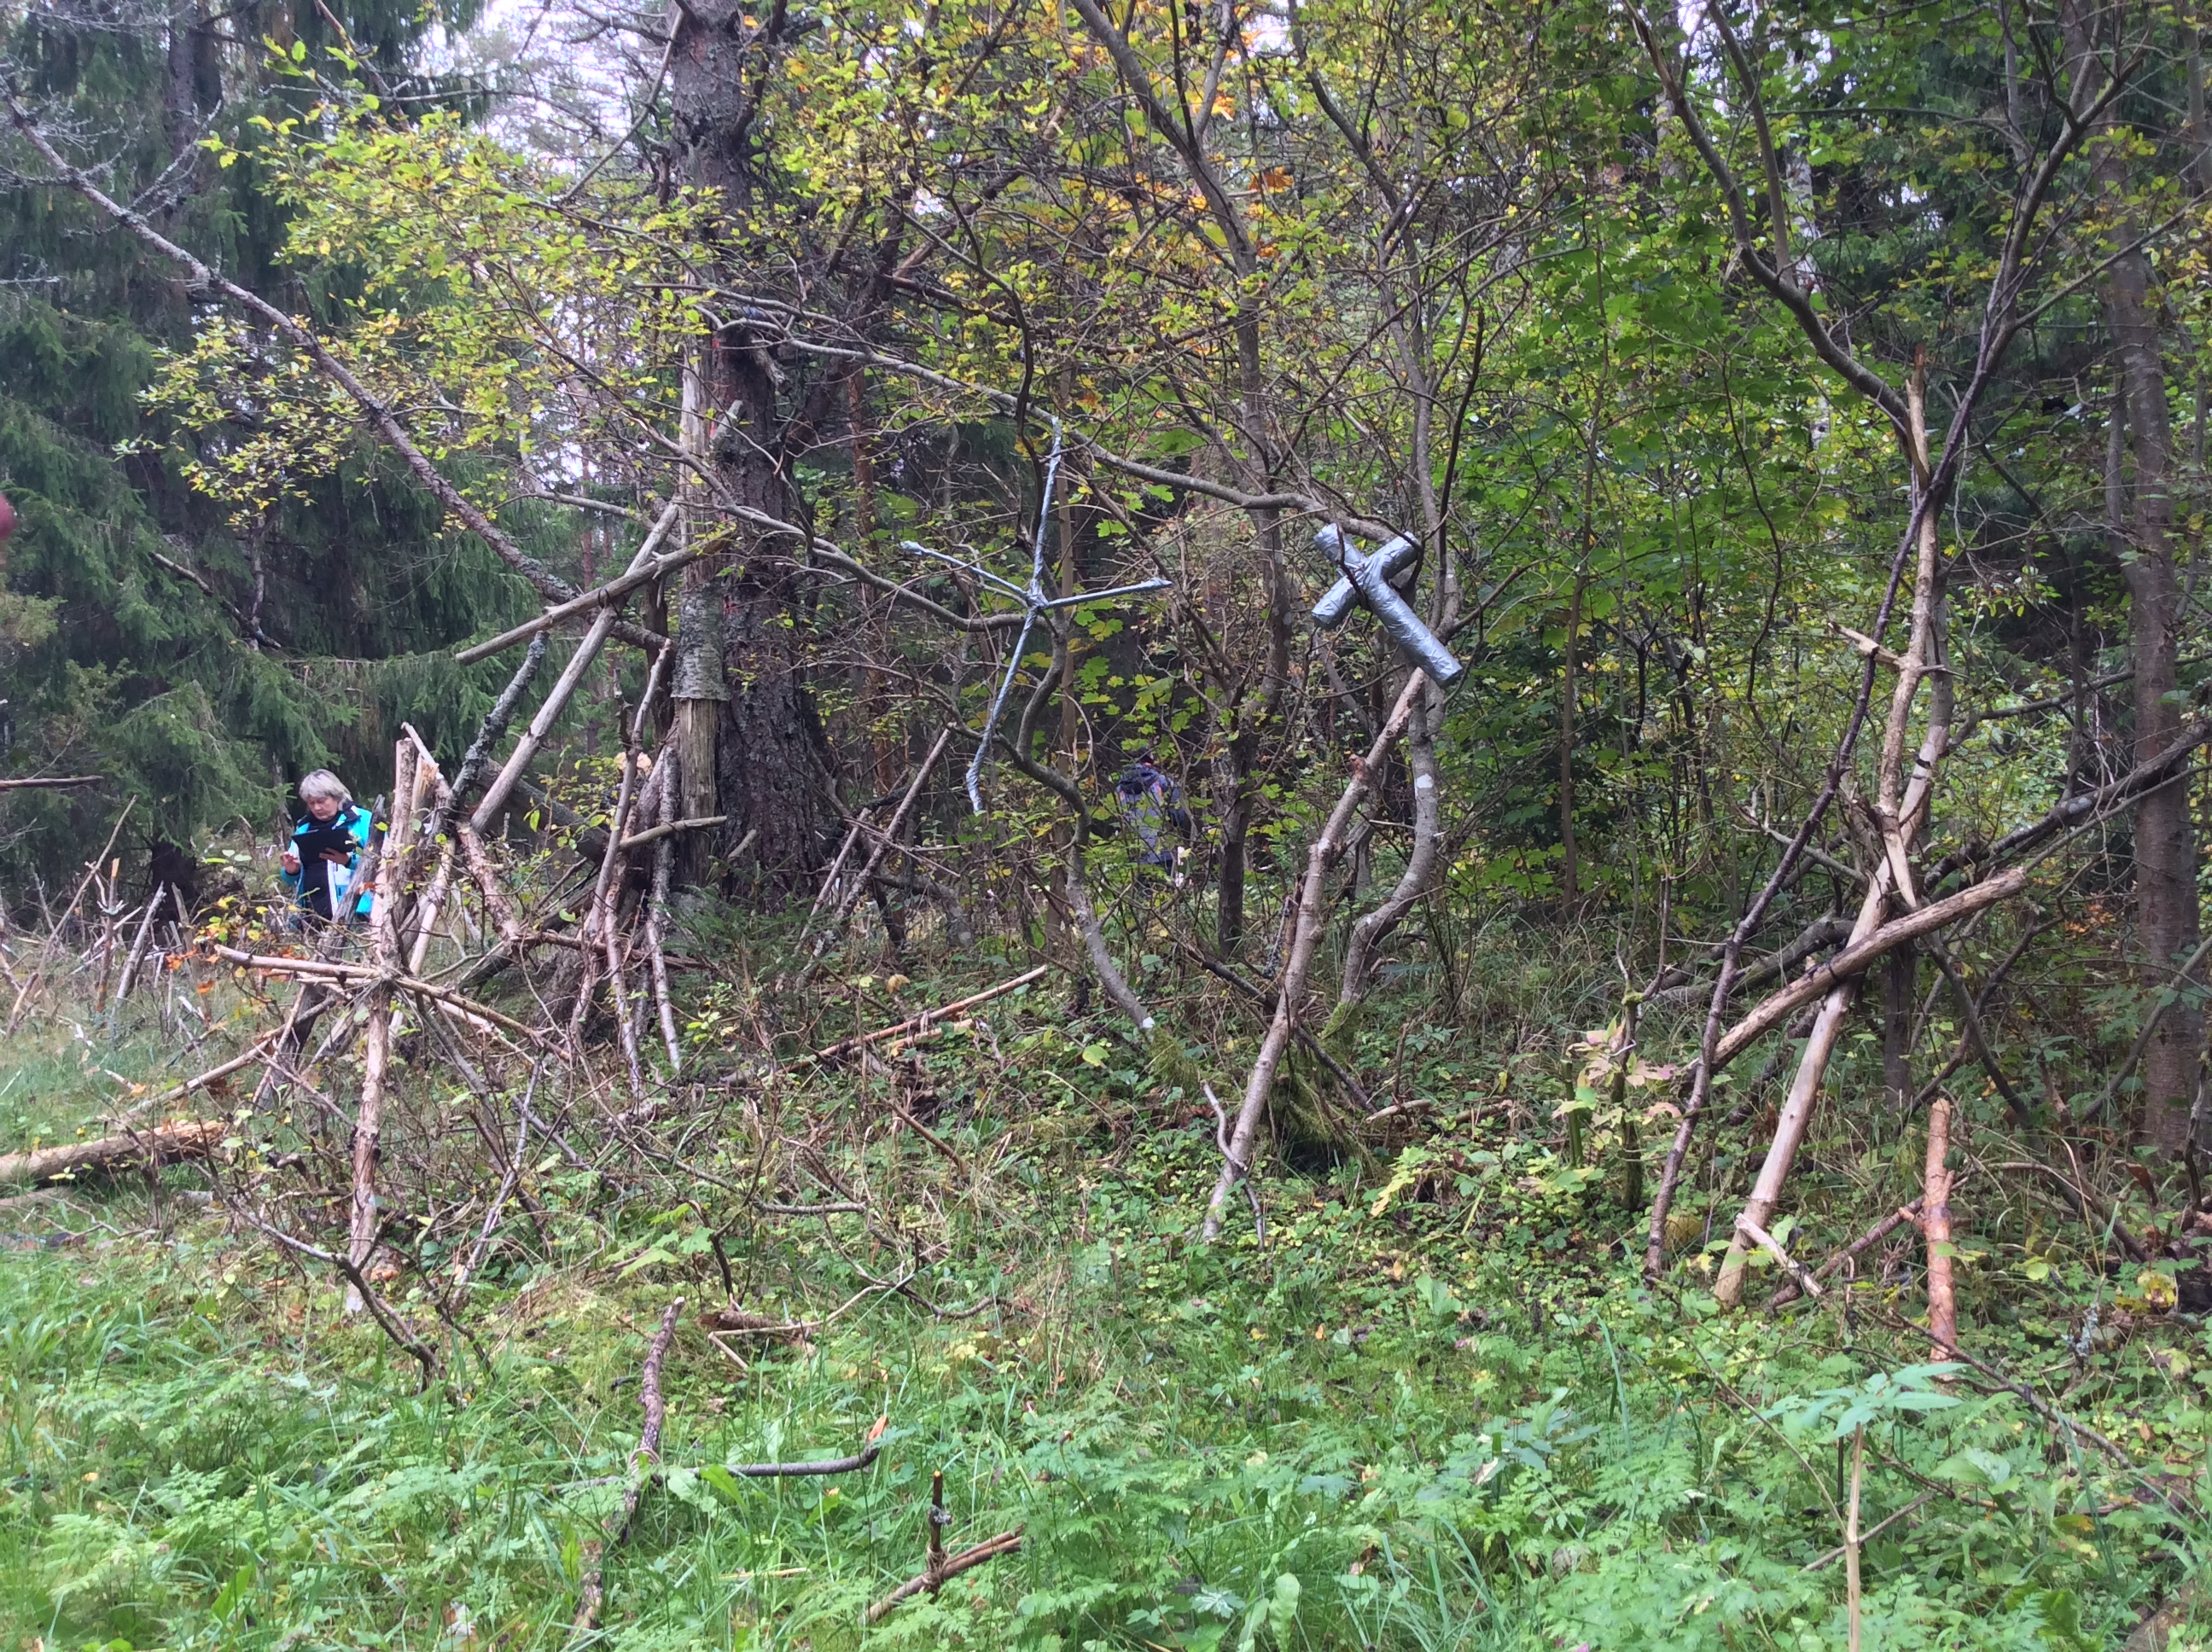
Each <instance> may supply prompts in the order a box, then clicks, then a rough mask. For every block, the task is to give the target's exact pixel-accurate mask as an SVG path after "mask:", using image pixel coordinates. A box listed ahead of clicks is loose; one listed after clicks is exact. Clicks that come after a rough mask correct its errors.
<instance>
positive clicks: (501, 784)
mask: <svg viewBox="0 0 2212 1652" xmlns="http://www.w3.org/2000/svg"><path fill="white" fill-rule="evenodd" d="M679 514H680V512H679V510H678V507H677V506H676V505H674V504H671V505H670V506H669V507H668V508H667V509H666V510H665V511H663V512H662V513H660V519H659V521H658V522H655V523H654V524H653V531H652V532H650V533H648V534H647V535H646V536H645V543H644V544H641V545H640V546H639V547H638V548H637V555H636V556H634V557H632V558H631V559H630V564H629V571H630V572H631V573H633V574H635V573H636V572H637V571H638V570H639V569H640V568H644V567H646V566H647V564H648V563H649V562H652V560H653V552H654V550H657V549H659V544H660V542H661V540H662V539H664V538H666V537H667V535H668V531H669V530H670V529H671V528H672V527H674V526H675V525H676V522H677V519H678V515H679ZM621 611H622V610H621V608H620V606H619V605H618V604H616V603H610V604H606V605H605V606H603V607H601V608H600V610H599V617H598V618H596V619H594V620H593V621H592V627H591V629H589V630H588V631H586V632H585V633H584V638H583V641H580V642H579V643H578V644H577V645H576V652H575V653H574V654H572V655H571V656H570V657H569V659H568V667H567V669H566V670H564V671H562V673H561V675H560V677H558V679H556V681H555V683H554V684H553V687H552V689H551V691H550V693H548V694H547V695H546V696H545V703H544V705H542V706H540V707H538V714H537V715H536V716H535V717H533V718H532V719H531V720H530V726H529V727H528V728H527V729H526V730H524V731H523V735H522V738H520V740H517V741H516V742H515V743H514V750H513V751H512V752H510V753H508V754H507V764H506V766H505V767H504V768H501V770H500V771H499V775H498V778H497V779H495V780H493V781H492V783H491V784H490V786H489V787H486V788H485V790H484V795H483V802H482V803H480V804H478V805H477V811H476V813H474V814H473V815H471V816H470V817H469V824H470V825H471V826H472V827H474V828H475V829H477V831H479V832H481V831H484V830H487V829H489V827H490V825H491V823H492V822H493V821H494V820H495V819H496V818H497V817H498V816H499V811H500V807H501V805H503V804H504V803H506V801H507V793H510V792H512V791H513V790H514V783H515V782H516V781H517V780H520V779H521V778H522V774H523V771H524V770H525V769H526V768H529V767H530V763H531V760H532V758H534V757H535V756H537V755H538V747H540V746H542V745H544V744H545V737H546V736H547V735H549V734H550V733H551V732H553V725H554V724H555V723H556V722H558V721H559V720H560V719H561V714H562V712H563V711H565V710H566V709H568V701H569V697H570V696H571V695H574V693H575V692H576V688H577V685H578V684H579V683H581V682H582V681H583V680H584V672H585V671H586V668H588V667H589V666H590V665H591V663H592V659H594V658H595V657H597V655H598V653H599V647H600V645H601V644H602V643H604V642H605V641H606V640H607V638H608V636H609V635H611V633H612V632H613V630H614V629H615V620H616V618H617V616H618V615H619V614H620V613H621ZM669 647H670V645H669V644H667V643H666V642H663V643H662V644H661V645H660V651H659V652H660V655H661V656H662V657H665V655H666V654H667V653H668V649H669ZM656 669H657V667H656Z"/></svg>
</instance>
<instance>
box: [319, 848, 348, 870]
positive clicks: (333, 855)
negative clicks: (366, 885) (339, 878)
mask: <svg viewBox="0 0 2212 1652" xmlns="http://www.w3.org/2000/svg"><path fill="white" fill-rule="evenodd" d="M323 859H325V860H327V861H329V862H330V863H331V865H333V866H350V865H353V857H352V856H351V855H349V854H340V853H338V852H337V850H336V849H325V850H324V851H323Z"/></svg>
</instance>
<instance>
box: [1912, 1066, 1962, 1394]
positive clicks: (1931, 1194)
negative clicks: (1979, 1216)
mask: <svg viewBox="0 0 2212 1652" xmlns="http://www.w3.org/2000/svg"><path fill="white" fill-rule="evenodd" d="M1950 1156H1951V1098H1950V1097H1949V1096H1937V1097H1936V1099H1935V1100H1934V1101H1933V1102H1930V1103H1929V1107H1928V1162H1927V1165H1926V1167H1925V1169H1924V1171H1923V1176H1922V1181H1921V1194H1920V1231H1921V1234H1922V1236H1923V1237H1924V1238H1925V1239H1926V1241H1927V1244H1928V1333H1929V1336H1930V1337H1931V1338H1932V1339H1934V1341H1935V1344H1936V1353H1935V1357H1936V1358H1937V1359H1938V1360H1944V1359H1948V1358H1950V1357H1951V1350H1952V1349H1953V1348H1954V1347H1956V1346H1957V1345H1958V1342H1959V1299H1958V1297H1957V1295H1956V1293H1955V1292H1954V1290H1953V1288H1952V1280H1951V1172H1950V1169H1949V1168H1948V1166H1947V1165H1946V1164H1945V1163H1944V1161H1945V1160H1946V1159H1948V1157H1950Z"/></svg>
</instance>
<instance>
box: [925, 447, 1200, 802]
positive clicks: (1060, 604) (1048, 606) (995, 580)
mask: <svg viewBox="0 0 2212 1652" xmlns="http://www.w3.org/2000/svg"><path fill="white" fill-rule="evenodd" d="M1059 485H1060V421H1059V420H1058V419H1054V421H1053V422H1052V456H1051V458H1050V459H1048V460H1047V461H1046V462H1045V467H1044V502H1043V504H1042V506H1041V507H1039V509H1038V511H1037V526H1036V537H1035V539H1034V541H1033V542H1032V543H1033V547H1034V554H1033V555H1032V556H1031V557H1030V582H1029V584H1028V586H1026V587H1024V586H1018V585H1016V584H1015V583H1014V582H1013V581H1012V580H1006V579H1001V578H1000V576H999V575H997V574H994V573H992V572H991V570H990V569H989V568H984V567H982V566H981V564H979V563H975V562H962V561H961V560H960V559H959V558H958V557H957V556H946V555H945V553H944V552H943V551H941V550H931V549H930V548H929V547H928V546H927V545H918V544H915V542H914V541H913V540H911V539H907V540H903V541H902V542H901V544H900V549H901V550H908V551H912V552H913V553H914V554H915V556H927V557H931V558H933V559H934V560H936V561H938V562H949V563H951V565H952V566H953V567H954V568H965V569H966V570H967V571H968V572H969V573H970V574H974V575H975V577H976V578H977V579H979V580H981V581H982V582H983V583H984V584H985V585H987V586H990V587H991V588H992V589H993V590H994V591H996V592H1000V594H1001V595H1004V596H1008V597H1012V598H1013V599H1014V600H1015V601H1016V602H1018V603H1019V604H1021V605H1022V630H1021V635H1019V636H1018V637H1016V638H1015V639H1014V646H1013V647H1012V649H1010V650H1008V652H1007V654H1006V675H1005V676H1003V677H1000V679H999V691H998V693H997V694H995V695H993V696H992V697H991V709H990V712H989V714H987V716H985V718H984V719H983V733H982V737H981V739H980V740H978V741H977V743H976V745H975V758H974V759H973V760H972V761H971V762H969V765H968V802H969V805H970V806H971V807H972V808H973V809H974V810H975V812H976V813H977V814H979V815H980V814H981V813H982V812H983V764H984V761H985V760H986V759H987V757H988V756H990V755H991V742H992V740H993V739H994V738H995V737H996V736H997V734H998V732H999V714H1000V713H1001V712H1003V711H1004V710H1005V709H1006V696H1007V695H1009V694H1011V693H1012V692H1013V687H1014V677H1015V676H1016V674H1017V673H1018V672H1019V671H1020V670H1021V668H1022V656H1023V655H1024V654H1025V653H1028V652H1029V647H1030V636H1031V635H1033V634H1034V633H1035V632H1036V624H1037V622H1038V621H1039V620H1040V619H1042V618H1043V617H1044V616H1046V615H1047V614H1049V613H1052V612H1054V610H1058V609H1062V608H1081V607H1083V606H1085V605H1086V604H1091V603H1097V602H1113V601H1115V599H1117V598H1122V597H1140V596H1142V595H1144V594H1145V592H1148V591H1164V590H1165V589H1166V588H1167V587H1168V586H1170V585H1171V584H1173V583H1174V581H1173V580H1141V581H1139V583H1137V584H1135V585H1117V586H1112V587H1111V588H1109V589H1108V590H1105V591H1079V592H1076V593H1075V594H1074V595H1073V596H1070V597H1048V596H1047V595H1045V593H1044V546H1045V531H1046V530H1047V529H1048V528H1049V527H1050V526H1051V525H1052V504H1053V495H1054V493H1055V491H1056V490H1057V489H1058V488H1059Z"/></svg>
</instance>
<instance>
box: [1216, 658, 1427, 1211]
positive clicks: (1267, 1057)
mask: <svg viewBox="0 0 2212 1652" xmlns="http://www.w3.org/2000/svg"><path fill="white" fill-rule="evenodd" d="M1428 680H1429V679H1428V678H1427V677H1426V676H1425V675H1424V674H1423V673H1421V672H1419V671H1415V672H1414V673H1413V675H1412V676H1411V677H1407V679H1406V686H1405V688H1404V689H1401V691H1400V693H1399V695H1398V703H1397V704H1396V705H1395V706H1394V707H1392V708H1391V710H1390V715H1389V718H1388V719H1386V720H1384V722H1383V727H1382V729H1381V730H1380V731H1379V732H1377V733H1376V736H1375V744H1373V745H1372V746H1371V747H1370V748H1369V750H1368V752H1367V756H1366V757H1365V758H1364V760H1362V759H1360V758H1358V757H1354V758H1353V759H1352V780H1351V781H1350V783H1348V784H1347V785H1346V787H1345V788H1344V794H1343V795H1342V796H1341V797H1340V798H1338V799H1337V800H1336V807H1335V808H1334V809H1332V810H1330V811H1329V815H1328V821H1327V823H1325V824H1324V825H1323V826H1322V829H1321V835H1319V836H1318V837H1316V838H1315V839H1314V841H1313V847H1311V848H1310V849H1309V850H1308V851H1307V852H1306V875H1305V881H1304V884H1302V885H1301V886H1300V888H1299V891H1298V907H1297V923H1296V926H1295V927H1294V928H1293V930H1292V931H1291V955H1290V957H1289V959H1288V960H1287V961H1286V962H1285V964H1284V966H1283V990H1282V996H1281V997H1279V998H1278V999H1276V1000H1275V1016H1274V1019H1273V1021H1271V1022H1270V1023H1268V1026H1267V1037H1266V1038H1265V1039H1264V1040H1263V1041H1261V1045H1260V1054H1259V1056H1258V1057H1257V1059H1255V1060H1254V1061H1253V1063H1252V1076H1251V1077H1250V1078H1249V1079H1248V1080H1246V1082H1245V1085H1244V1102H1243V1106H1241V1107H1240V1108H1237V1124H1236V1127H1235V1128H1234V1129H1233V1130H1231V1132H1230V1135H1229V1151H1227V1152H1226V1153H1225V1154H1224V1155H1223V1156H1222V1163H1221V1175H1220V1177H1219V1179H1218V1181H1215V1182H1214V1184H1213V1197H1212V1199H1211V1200H1208V1201H1207V1203H1206V1221H1205V1224H1204V1225H1203V1226H1202V1227H1201V1228H1200V1235H1201V1236H1203V1237H1204V1238H1206V1240H1208V1241H1209V1242H1210V1241H1212V1240H1213V1239H1216V1238H1218V1237H1219V1236H1220V1234H1221V1218H1222V1215H1223V1213H1224V1212H1225V1211H1226V1210H1227V1209H1228V1208H1229V1195H1230V1194H1231V1193H1234V1192H1235V1191H1236V1188H1237V1182H1239V1181H1242V1180H1243V1177H1244V1176H1245V1175H1246V1174H1248V1169H1249V1166H1250V1164H1251V1163H1252V1150H1253V1144H1254V1143H1255V1140H1256V1139H1258V1137H1259V1134H1260V1120H1261V1115H1262V1114H1265V1113H1266V1111H1267V1097H1268V1096H1269V1094H1270V1093H1272V1092H1273V1090H1274V1087H1275V1071H1276V1069H1277V1068H1278V1067H1279V1066H1281V1065H1282V1061H1283V1053H1284V1052H1285V1050H1287V1049H1288V1048H1290V1044H1291V1032H1292V1029H1294V1028H1296V1027H1297V1018H1298V1005H1299V1000H1300V999H1304V997H1305V992H1306V976H1307V975H1308V974H1309V973H1310V971H1311V969H1312V968H1313V956H1314V946H1315V944H1316V942H1318V941H1319V940H1320V938H1321V931H1322V918H1323V916H1324V911H1323V908H1325V907H1326V905H1327V904H1328V902H1327V896H1328V874H1329V872H1330V869H1331V868H1332V867H1334V865H1336V862H1337V860H1338V859H1339V857H1340V856H1341V855H1342V854H1343V853H1344V834H1345V829H1346V828H1347V827H1348V826H1350V825H1351V824H1352V816H1353V815H1355V814H1357V813H1358V811H1359V805H1361V804H1362V803H1363V802H1364V801H1365V800H1366V798H1367V793H1368V790H1369V788H1370V787H1372V786H1373V784H1374V779H1375V772H1376V770H1377V769H1378V768H1381V767H1382V765H1383V755H1384V754H1385V753H1386V752H1388V751H1389V749H1390V744H1391V742H1392V741H1394V740H1395V739H1396V738H1398V736H1399V733H1400V732H1401V731H1402V730H1403V729H1404V728H1405V726H1406V721H1407V719H1408V718H1409V717H1411V716H1412V715H1413V707H1414V704H1415V703H1416V701H1419V698H1420V695H1421V691H1422V689H1425V687H1427V685H1428Z"/></svg>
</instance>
